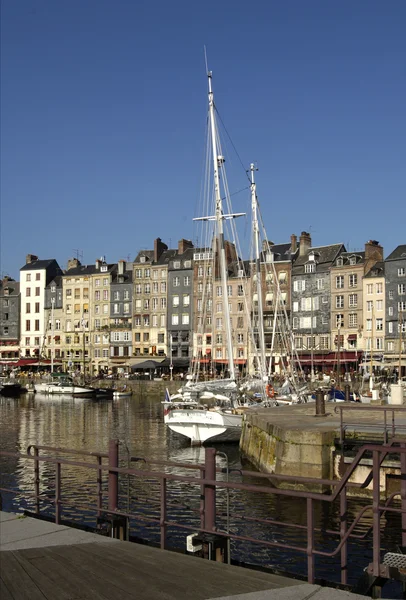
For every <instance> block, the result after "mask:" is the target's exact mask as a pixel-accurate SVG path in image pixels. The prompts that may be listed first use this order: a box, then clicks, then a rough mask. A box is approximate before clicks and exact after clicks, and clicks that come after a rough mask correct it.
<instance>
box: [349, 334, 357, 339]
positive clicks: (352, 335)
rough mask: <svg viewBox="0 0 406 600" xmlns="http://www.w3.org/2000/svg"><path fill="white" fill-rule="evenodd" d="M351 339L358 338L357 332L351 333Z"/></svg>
mask: <svg viewBox="0 0 406 600" xmlns="http://www.w3.org/2000/svg"><path fill="white" fill-rule="evenodd" d="M348 339H349V340H356V339H357V334H356V333H350V334H349V336H348Z"/></svg>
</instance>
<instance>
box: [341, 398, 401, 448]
mask: <svg viewBox="0 0 406 600" xmlns="http://www.w3.org/2000/svg"><path fill="white" fill-rule="evenodd" d="M354 411H357V412H361V413H362V412H366V413H368V412H378V413H382V416H383V424H382V425H383V432H382V433H383V442H384V443H385V444H387V443H388V441H389V433H390V434H391V438H392V439H393V438H394V437H395V435H399V434H403V435H405V436H406V424H404V423H397V424H396V419H395V413H404V416H405V417H406V406H396V405H394V404H391V405H387V406H371V405H369V404H364V405H357V404H351V405H349V404H344V405H340V404H339V405H337V406H336V407H335V408H334V412H336V413H340V444H341V447H342V446H343V444H344V442H345V432H346V430H347V429H348V427H357V430H358V431H359V429H360V428H361V427H362V428H364V429H365V430H367V429H372V430H374V431H375V432H376V431H378V428H377V425H376V424H374V425H372V424H371V425H369V424H368V423H360V422H359V421H354V422H350V421H346V422H344V413H345V412H354ZM388 414H389V415H390V422H388ZM380 432H381V429H380V428H379V433H380Z"/></svg>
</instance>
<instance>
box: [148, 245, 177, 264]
mask: <svg viewBox="0 0 406 600" xmlns="http://www.w3.org/2000/svg"><path fill="white" fill-rule="evenodd" d="M177 256H183V254H181V255H179V254H178V249H177V248H176V249H169V250H164V251H163V252H162V254H161V256H160V257H159V258H158V260H157V262H156V263H154V264H155V265H167V264H168V263H169V261H170V260H172V259H173V258H175V257H177Z"/></svg>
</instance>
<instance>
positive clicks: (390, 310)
mask: <svg viewBox="0 0 406 600" xmlns="http://www.w3.org/2000/svg"><path fill="white" fill-rule="evenodd" d="M388 315H389V316H390V317H392V316H393V306H390V307H389V308H388Z"/></svg>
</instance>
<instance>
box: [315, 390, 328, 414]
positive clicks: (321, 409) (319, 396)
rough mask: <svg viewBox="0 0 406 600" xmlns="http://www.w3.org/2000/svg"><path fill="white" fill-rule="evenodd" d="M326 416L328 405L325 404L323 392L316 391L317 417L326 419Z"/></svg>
mask: <svg viewBox="0 0 406 600" xmlns="http://www.w3.org/2000/svg"><path fill="white" fill-rule="evenodd" d="M325 415H326V405H325V402H324V392H323V390H320V389H318V390H316V417H324V416H325Z"/></svg>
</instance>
